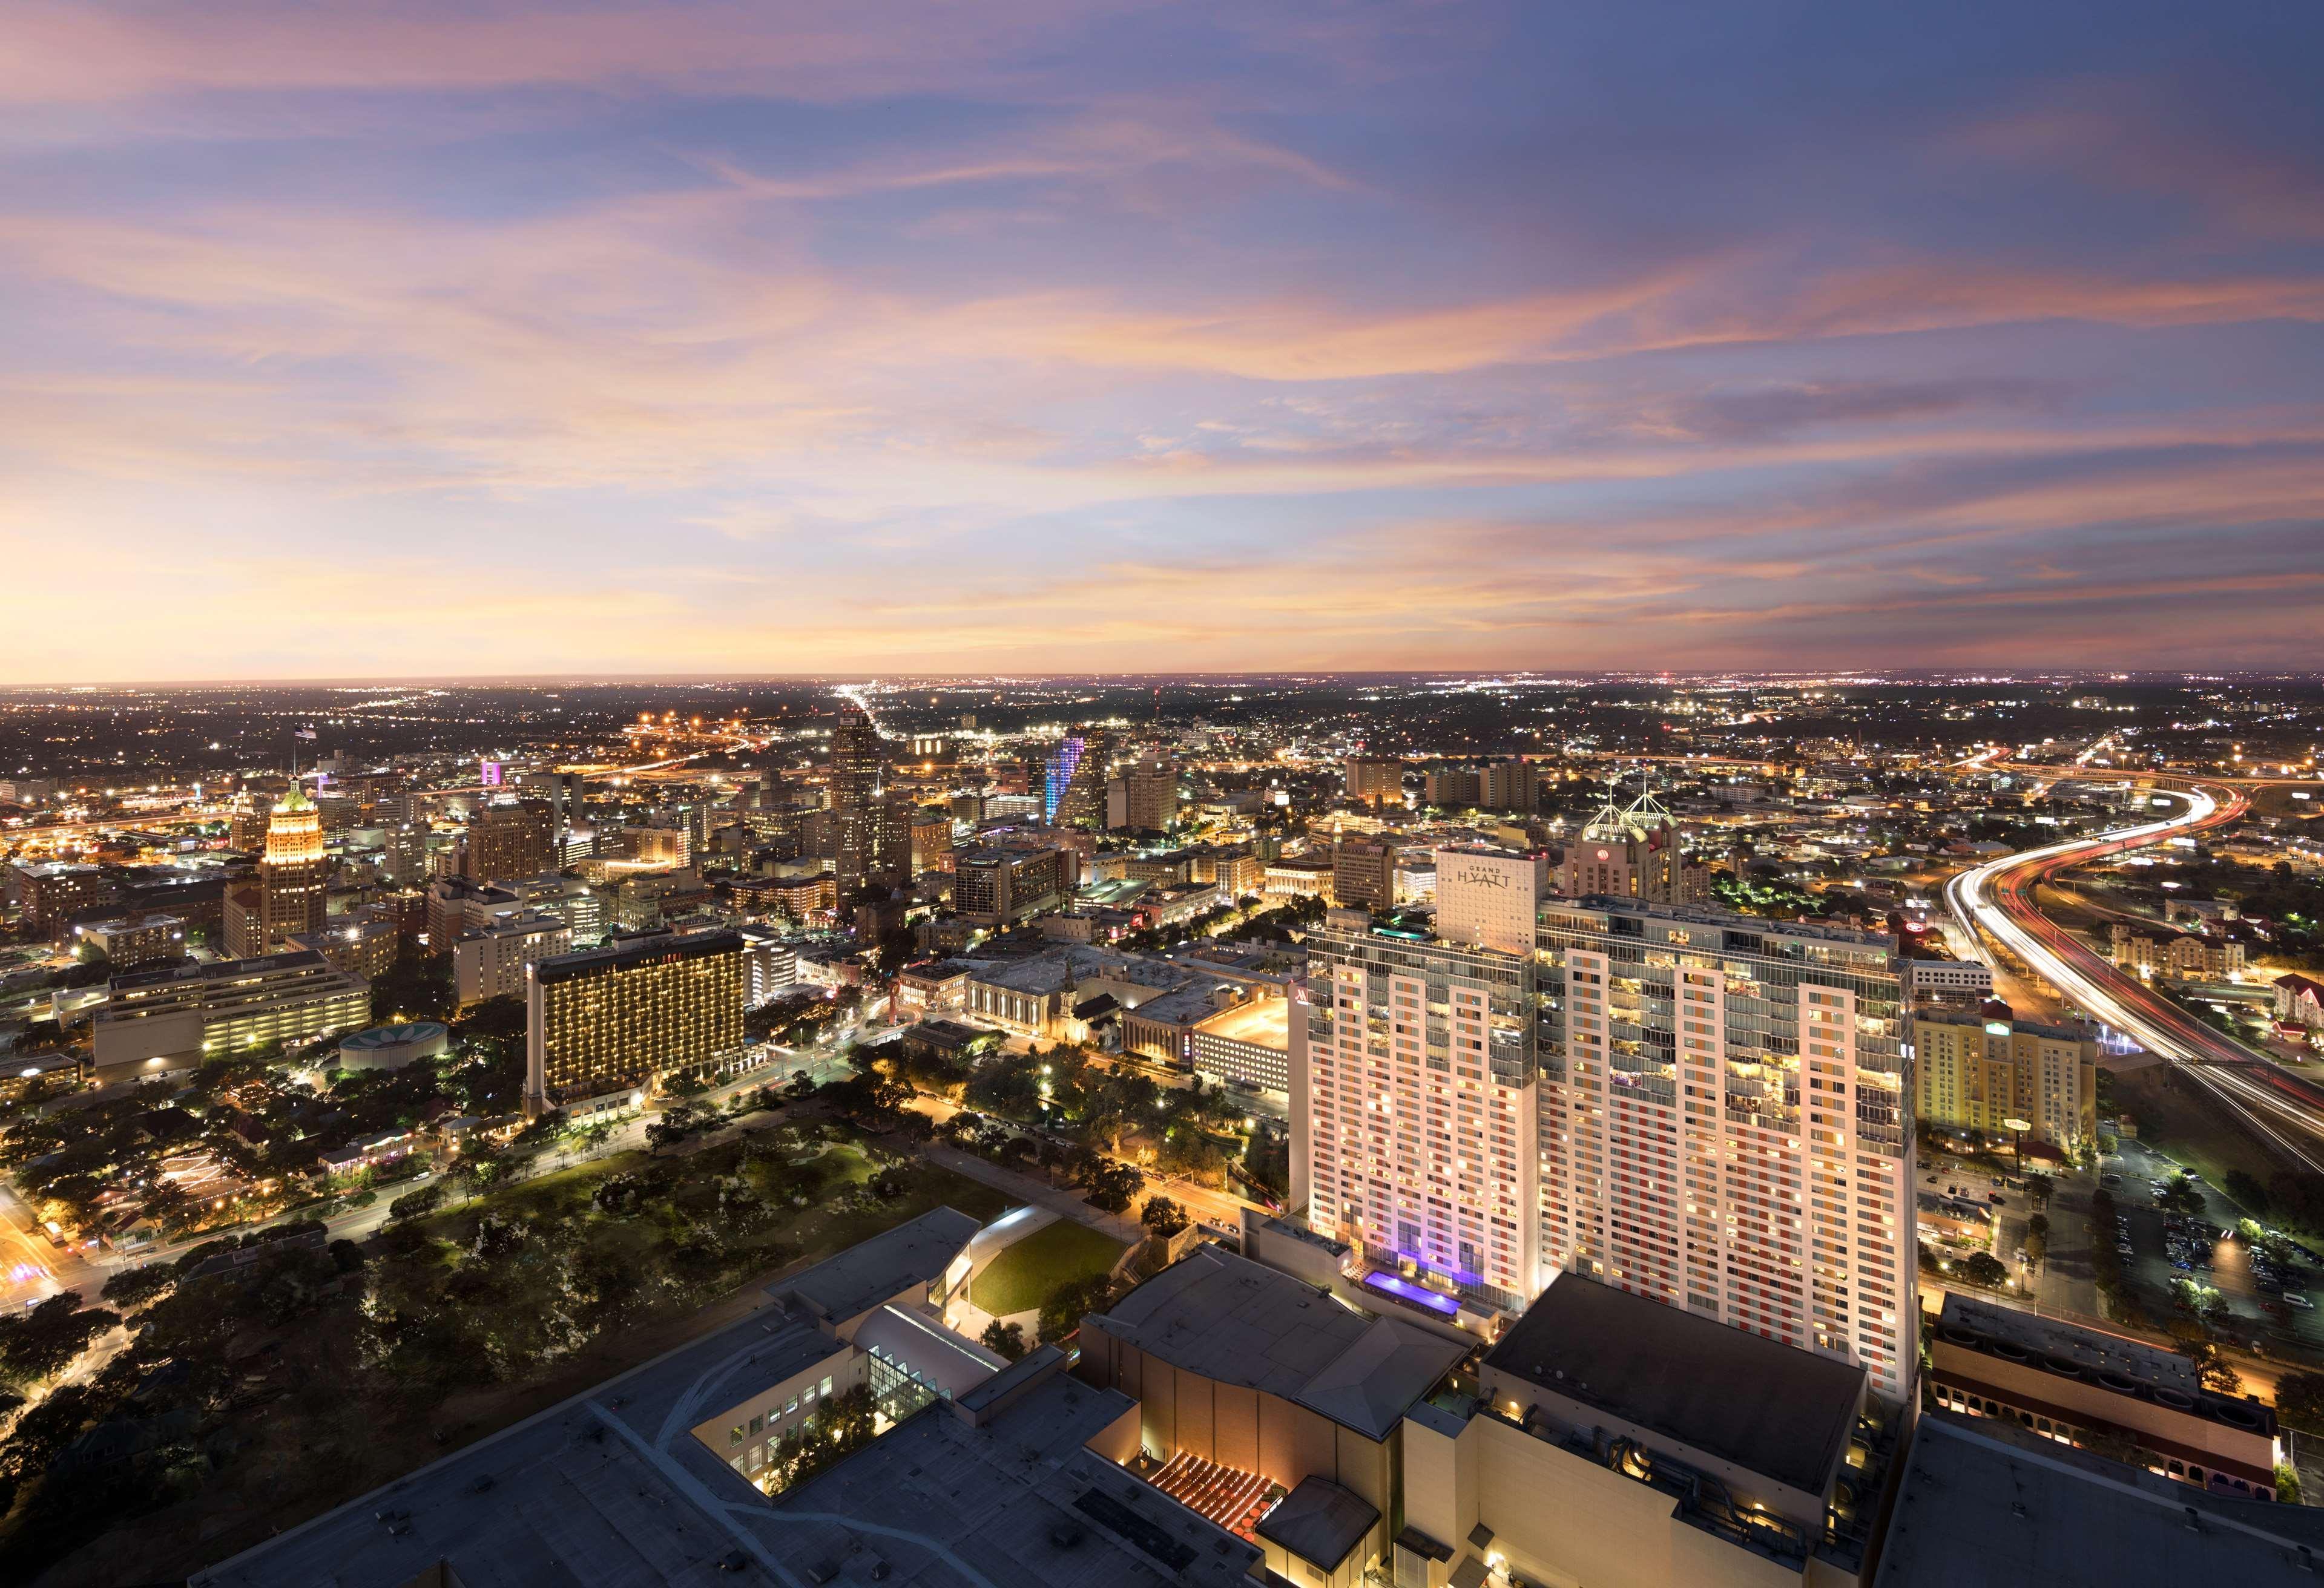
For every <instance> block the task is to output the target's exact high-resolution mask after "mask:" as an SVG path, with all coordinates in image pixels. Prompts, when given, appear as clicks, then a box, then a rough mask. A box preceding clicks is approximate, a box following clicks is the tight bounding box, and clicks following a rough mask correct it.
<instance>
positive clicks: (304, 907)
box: [226, 787, 330, 959]
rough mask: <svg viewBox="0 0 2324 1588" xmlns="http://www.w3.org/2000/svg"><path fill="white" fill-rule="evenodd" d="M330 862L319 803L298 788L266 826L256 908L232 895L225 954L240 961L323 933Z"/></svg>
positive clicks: (228, 903)
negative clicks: (312, 933)
mask: <svg viewBox="0 0 2324 1588" xmlns="http://www.w3.org/2000/svg"><path fill="white" fill-rule="evenodd" d="M329 878H330V861H329V858H327V856H326V855H325V854H324V852H323V820H322V814H321V812H318V811H317V810H316V808H315V803H314V802H313V801H312V800H310V799H309V798H308V797H307V796H306V794H303V793H301V792H300V790H299V789H298V788H296V787H293V788H292V789H291V792H290V793H288V794H284V795H283V796H282V798H281V800H280V801H278V802H277V803H276V804H275V806H274V809H273V812H272V814H271V815H270V816H269V817H268V819H267V823H266V848H265V852H264V854H263V855H262V856H261V857H260V858H259V862H258V882H257V887H258V900H257V908H256V909H255V910H253V909H252V908H251V907H250V901H249V899H248V898H247V897H246V896H245V897H244V898H240V899H236V898H234V897H231V896H229V898H228V899H227V901H226V952H227V953H228V954H229V955H231V956H233V957H234V958H235V959H254V958H256V957H257V956H258V955H261V954H270V953H273V952H276V951H278V950H281V948H282V947H283V945H284V944H286V943H287V942H289V941H290V940H291V938H293V937H299V936H303V935H305V934H306V933H309V932H320V931H322V930H323V923H324V918H325V914H326V908H327V889H328V886H329Z"/></svg>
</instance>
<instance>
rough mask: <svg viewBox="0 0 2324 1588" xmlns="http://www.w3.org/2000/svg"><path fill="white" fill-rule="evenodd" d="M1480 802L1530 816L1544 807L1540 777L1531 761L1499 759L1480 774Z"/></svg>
mask: <svg viewBox="0 0 2324 1588" xmlns="http://www.w3.org/2000/svg"><path fill="white" fill-rule="evenodd" d="M1477 804H1478V806H1479V808H1480V809H1482V810H1487V811H1506V812H1510V813H1511V814H1512V815H1519V816H1530V815H1532V814H1533V813H1534V812H1535V811H1536V810H1538V809H1539V808H1540V806H1541V778H1540V775H1539V774H1538V773H1536V772H1535V769H1534V765H1533V763H1532V762H1530V761H1497V762H1495V763H1494V764H1493V765H1491V766H1487V767H1486V768H1484V770H1482V771H1481V772H1480V773H1478V775H1477Z"/></svg>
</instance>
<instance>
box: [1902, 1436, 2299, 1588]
mask: <svg viewBox="0 0 2324 1588" xmlns="http://www.w3.org/2000/svg"><path fill="white" fill-rule="evenodd" d="M1965 1540H1974V1541H1975V1542H1974V1545H1973V1546H1970V1545H1968V1544H1965V1542H1964V1541H1965ZM2303 1550H2304V1551H2305V1552H2307V1553H2308V1554H2309V1555H2310V1556H2324V1513H2319V1512H2317V1511H2315V1510H2309V1509H2307V1508H2305V1507H2301V1506H2293V1505H2274V1504H2270V1503H2268V1502H2266V1501H2256V1500H2223V1499H2219V1498H2217V1497H2215V1496H2212V1495H2209V1494H2205V1493H2203V1492H2201V1491H2199V1490H2196V1489H2191V1488H2190V1487H2189V1486H2188V1485H2186V1484H2184V1483H2179V1482H2172V1481H2171V1480H2170V1479H2168V1478H2158V1477H2156V1476H2154V1475H2153V1473H2144V1472H2141V1471H2139V1470H2138V1469H2136V1468H2135V1467H2127V1466H2122V1465H2119V1464H2116V1463H2113V1462H2109V1461H2105V1460H2102V1459H2100V1458H2098V1457H2097V1456H2094V1455H2084V1454H2082V1453H2081V1452H2080V1451H2076V1450H2071V1449H2069V1448H2068V1447H2066V1446H2061V1445H2059V1444H2057V1443H2056V1442H2054V1441H2052V1440H2049V1439H2043V1438H2041V1437H2039V1436H2037V1435H2034V1434H2033V1433H2031V1432H2028V1431H2025V1430H2022V1429H2020V1430H2012V1429H2010V1428H2008V1427H2006V1426H2004V1425H2001V1424H1997V1423H1989V1422H1982V1421H1980V1422H1977V1423H1975V1424H1972V1423H1971V1422H1970V1421H1969V1419H1967V1418H1955V1417H1952V1416H1950V1415H1949V1414H1947V1413H1943V1412H1926V1413H1923V1415H1922V1418H1921V1420H1920V1424H1919V1427H1917V1428H1916V1429H1915V1430H1914V1435H1913V1447H1912V1450H1911V1452H1910V1454H1909V1455H1908V1456H1907V1458H1906V1461H1905V1464H1904V1474H1903V1478H1902V1482H1901V1486H1900V1488H1899V1490H1898V1492H1897V1498H1896V1512H1895V1521H1894V1522H1893V1523H1892V1524H1891V1526H1890V1528H1889V1533H1888V1537H1887V1540H1886V1543H1885V1544H1884V1546H1883V1547H1882V1549H1881V1556H1880V1567H1879V1571H1878V1574H1877V1575H1876V1576H1875V1577H1874V1578H1873V1580H1872V1582H1873V1588H2018V1585H2019V1584H2022V1583H2041V1584H2042V1585H2043V1588H2185V1585H2187V1584H2190V1583H2234V1584H2236V1588H2273V1585H2274V1584H2278V1583H2281V1584H2283V1585H2284V1588H2293V1585H2295V1584H2296V1585H2297V1588H2312V1585H2313V1584H2314V1583H2316V1581H2317V1574H2316V1572H2315V1570H2314V1569H2313V1567H2312V1565H2309V1564H2305V1563H2303V1561H2302V1558H2301V1556H2302V1553H2303Z"/></svg>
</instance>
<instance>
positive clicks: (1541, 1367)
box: [1485, 1273, 1864, 1494]
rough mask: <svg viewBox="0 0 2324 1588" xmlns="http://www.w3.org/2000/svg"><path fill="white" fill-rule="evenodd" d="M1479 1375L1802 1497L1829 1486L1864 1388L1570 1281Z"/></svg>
mask: <svg viewBox="0 0 2324 1588" xmlns="http://www.w3.org/2000/svg"><path fill="white" fill-rule="evenodd" d="M1485 1367H1486V1369H1487V1370H1488V1371H1498V1372H1505V1373H1508V1374H1509V1375H1510V1376H1512V1377H1514V1378H1518V1379H1522V1380H1524V1381H1526V1382H1527V1383H1531V1384H1536V1385H1538V1386H1540V1387H1541V1388H1542V1389H1545V1390H1547V1391H1550V1392H1551V1393H1552V1394H1555V1395H1563V1396H1566V1397H1568V1398H1570V1399H1572V1400H1578V1401H1580V1402H1582V1404H1584V1405H1586V1406H1591V1407H1595V1408H1597V1409H1599V1410H1600V1411H1604V1412H1608V1413H1609V1414H1611V1415H1613V1416H1615V1417H1619V1418H1625V1419H1626V1420H1628V1421H1629V1422H1632V1423H1636V1424H1637V1425H1638V1426H1639V1427H1643V1428H1646V1429H1649V1430H1651V1431H1653V1432H1655V1433H1658V1434H1663V1435H1666V1436H1668V1437H1671V1438H1674V1439H1677V1440H1681V1441H1683V1442H1684V1443H1685V1444H1688V1445H1691V1446H1693V1447H1694V1448H1696V1449H1697V1450H1701V1451H1704V1452H1707V1453H1709V1454H1711V1455H1718V1456H1722V1457H1724V1458H1725V1459H1727V1460H1729V1461H1731V1462H1734V1463H1735V1464H1737V1465H1738V1466H1741V1467H1743V1468H1745V1469H1747V1470H1748V1471H1750V1472H1754V1473H1759V1474H1760V1475H1761V1476H1763V1477H1766V1478H1771V1479H1773V1480H1775V1482H1780V1483H1784V1484H1787V1485H1789V1486H1790V1487H1792V1488H1794V1489H1799V1490H1803V1491H1805V1492H1808V1493H1810V1494H1822V1493H1824V1492H1826V1491H1827V1490H1828V1488H1829V1486H1830V1483H1831V1474H1832V1469H1833V1465H1834V1464H1835V1463H1837V1462H1838V1461H1839V1460H1840V1456H1841V1455H1842V1454H1843V1453H1844V1452H1845V1451H1846V1449H1847V1446H1848V1440H1849V1434H1850V1433H1851V1432H1852V1431H1853V1429H1854V1428H1855V1426H1856V1414H1857V1408H1858V1405H1859V1404H1860V1402H1861V1400H1862V1398H1863V1393H1864V1370H1863V1369H1862V1368H1860V1367H1856V1366H1851V1365H1850V1364H1849V1363H1844V1362H1839V1361H1835V1360H1834V1359H1832V1358H1831V1357H1828V1356H1818V1355H1816V1354H1813V1353H1812V1352H1807V1351H1802V1350H1800V1349H1798V1348H1797V1347H1795V1346H1791V1345H1781V1344H1778V1343H1777V1342H1775V1341H1774V1340H1769V1339H1765V1338H1763V1337H1761V1336H1757V1335H1753V1334H1749V1333H1747V1332H1745V1331H1744V1330H1742V1329H1738V1328H1730V1327H1729V1326H1727V1325H1725V1324H1722V1323H1719V1322H1716V1321H1714V1320H1713V1319H1711V1318H1707V1317H1698V1316H1696V1315H1695V1314H1693V1313H1691V1312H1688V1311H1686V1310H1685V1309H1683V1308H1677V1307H1667V1306H1665V1305H1664V1304H1663V1303H1661V1302H1659V1301H1650V1300H1648V1299H1646V1298H1645V1297H1643V1296H1633V1295H1631V1294H1630V1293H1629V1292H1628V1291H1626V1290H1616V1289H1614V1288H1613V1287H1612V1286H1610V1285H1603V1284H1600V1283H1599V1282H1598V1281H1597V1280H1590V1279H1584V1278H1582V1277H1581V1276H1580V1275H1578V1274H1570V1273H1569V1274H1560V1275H1559V1276H1558V1277H1557V1279H1556V1280H1554V1281H1553V1282H1552V1283H1551V1285H1550V1287H1549V1289H1548V1290H1544V1291H1543V1292H1542V1293H1541V1295H1540V1296H1539V1297H1538V1298H1537V1299H1535V1301H1534V1304H1533V1305H1532V1306H1531V1307H1528V1308H1526V1314H1525V1316H1524V1317H1521V1318H1519V1319H1518V1320H1517V1325H1516V1326H1515V1327H1513V1328H1511V1329H1510V1330H1509V1332H1508V1334H1506V1335H1504V1336H1501V1340H1500V1343H1499V1345H1495V1346H1494V1347H1493V1349H1492V1351H1491V1352H1490V1353H1489V1354H1487V1356H1486V1358H1485Z"/></svg>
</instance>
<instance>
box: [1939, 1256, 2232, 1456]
mask: <svg viewBox="0 0 2324 1588" xmlns="http://www.w3.org/2000/svg"><path fill="white" fill-rule="evenodd" d="M1929 1391H1930V1393H1931V1394H1932V1396H1933V1397H1934V1398H1935V1400H1936V1403H1937V1404H1938V1405H1939V1406H1941V1407H1944V1408H1945V1409H1948V1410H1950V1411H1953V1412H1957V1413H1959V1414H1960V1415H1962V1416H1964V1417H1969V1418H1998V1419H2000V1420H2002V1421H2005V1422H2010V1423H2015V1424H2016V1425H2017V1426H2019V1427H2023V1428H2026V1429H2030V1430H2031V1431H2032V1432H2033V1433H2034V1434H2035V1435H2037V1436H2039V1437H2042V1438H2043V1439H2047V1440H2050V1441H2052V1442H2053V1443H2056V1444H2060V1445H2072V1446H2080V1447H2081V1448H2084V1449H2088V1450H2092V1451H2096V1452H2098V1454H2100V1455H2108V1456H2111V1457H2112V1458H2114V1459H2115V1460H2117V1461H2122V1462H2126V1463H2128V1464H2131V1465H2133V1466H2138V1467H2144V1468H2145V1469H2146V1470H2147V1471H2148V1472H2150V1473H2154V1474H2155V1475H2156V1476H2157V1477H2167V1478H2171V1479H2173V1480H2175V1481H2176V1482H2180V1483H2183V1484H2186V1485H2189V1486H2190V1487H2191V1488H2195V1489H2202V1490H2209V1492H2212V1493H2215V1494H2222V1495H2236V1496H2240V1497H2242V1498H2245V1499H2252V1500H2273V1499H2274V1498H2275V1464H2276V1459H2277V1457H2276V1449H2277V1430H2276V1422H2275V1411H2274V1409H2273V1408H2272V1407H2269V1406H2267V1405H2265V1404H2264V1403H2263V1402H2262V1401H2260V1400H2258V1399H2257V1398H2256V1397H2249V1398H2246V1397H2243V1396H2236V1395H2223V1394H2220V1393H2219V1392H2218V1391H2214V1390H2208V1389H2205V1388H2204V1387H2203V1381H2202V1378H2201V1375H2200V1374H2199V1372H2197V1371H2196V1367H2195V1363H2193V1362H2192V1361H2190V1359H2189V1358H2187V1357H2185V1356H2182V1355H2181V1354H2179V1353H2178V1352H2175V1351H2165V1350H2163V1348H2161V1347H2160V1346H2156V1345H2147V1344H2146V1343H2144V1341H2140V1340H2132V1339H2128V1338H2126V1337H2125V1336H2121V1335H2116V1334H2109V1333H2107V1331H2105V1330H2103V1329H2098V1328H2084V1327H2081V1326H2079V1325H2076V1324H2070V1323H2067V1322H2064V1321H2062V1320H2061V1319H2057V1318H2049V1317H2040V1316H2038V1315H2036V1314H2033V1313H2027V1312H2019V1311H2017V1310H2016V1309H2015V1308H2003V1307H1997V1306H1994V1305H1992V1304H1990V1303H1987V1302H1984V1301H1978V1300H1976V1299H1972V1298H1970V1297H1968V1296H1964V1295H1962V1294H1960V1292H1959V1291H1952V1292H1950V1293H1949V1294H1948V1295H1947V1296H1946V1297H1945V1307H1944V1311H1943V1312H1941V1313H1940V1314H1939V1315H1938V1317H1937V1326H1936V1328H1935V1329H1934V1331H1932V1333H1931V1335H1930V1336H1929Z"/></svg>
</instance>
